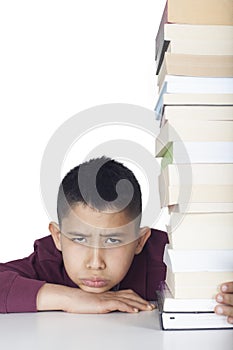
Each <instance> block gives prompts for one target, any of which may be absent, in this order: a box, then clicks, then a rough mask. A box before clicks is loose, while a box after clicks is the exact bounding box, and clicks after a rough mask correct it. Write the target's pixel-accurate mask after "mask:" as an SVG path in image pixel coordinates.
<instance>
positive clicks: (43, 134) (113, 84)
mask: <svg viewBox="0 0 233 350" xmlns="http://www.w3.org/2000/svg"><path fill="white" fill-rule="evenodd" d="M164 5H165V0H144V1H142V0H140V1H139V0H117V1H111V0H98V1H96V0H85V1H80V0H79V1H71V0H66V1H60V0H56V1H55V0H40V1H33V0H21V1H18V0H10V1H1V3H0V63H1V64H0V98H1V103H0V116H1V128H0V147H1V173H0V179H1V192H0V193H1V198H0V206H1V207H0V213H1V220H0V222H1V227H0V261H1V262H4V261H7V260H11V259H16V258H20V257H24V256H27V255H29V254H30V253H31V252H32V246H33V242H34V240H35V239H36V238H40V237H42V236H45V235H47V234H48V229H47V227H48V222H49V218H48V216H47V214H46V212H45V210H44V207H43V203H42V200H41V195H40V163H41V158H42V155H43V152H44V149H45V147H46V145H47V143H48V141H49V139H50V137H51V136H52V134H53V133H54V131H55V130H56V129H57V128H58V127H59V126H60V125H61V124H62V123H63V122H64V121H65V120H67V119H68V118H70V117H71V116H73V115H75V114H76V113H78V112H80V111H82V110H84V109H86V108H90V107H93V106H95V105H100V104H105V103H118V102H121V103H131V104H136V105H140V106H143V107H146V108H148V109H150V110H152V109H153V108H154V106H155V103H156V98H157V88H156V76H155V61H154V56H155V37H156V33H157V30H158V26H159V23H160V19H161V16H162V12H163V8H164ZM82 147H83V144H82ZM148 147H151V153H152V154H153V153H154V142H151V143H150V145H149V146H148ZM75 165H76V164H74V165H73V166H75ZM65 170H66V171H65V172H67V171H68V170H69V169H68V168H67V169H65ZM48 176H49V174H48ZM55 200H56V199H55Z"/></svg>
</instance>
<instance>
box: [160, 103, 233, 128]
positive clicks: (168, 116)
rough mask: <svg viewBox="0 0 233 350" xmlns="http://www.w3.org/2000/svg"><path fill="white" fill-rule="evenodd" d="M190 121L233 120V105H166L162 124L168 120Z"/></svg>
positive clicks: (171, 121)
mask: <svg viewBox="0 0 233 350" xmlns="http://www.w3.org/2000/svg"><path fill="white" fill-rule="evenodd" d="M177 120H178V121H182V122H183V123H190V121H199V120H202V121H204V120H231V121H233V106H165V107H164V111H163V116H162V120H161V126H163V125H164V124H165V123H166V122H167V121H169V122H170V123H173V122H175V121H177Z"/></svg>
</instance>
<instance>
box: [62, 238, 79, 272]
mask: <svg viewBox="0 0 233 350" xmlns="http://www.w3.org/2000/svg"><path fill="white" fill-rule="evenodd" d="M83 255H84V254H83V249H80V247H79V246H78V245H75V244H73V243H71V244H70V243H65V244H63V245H62V256H63V261H64V265H65V268H66V269H67V270H76V269H77V268H78V267H79V266H80V264H81V262H82V261H83V259H84V256H83Z"/></svg>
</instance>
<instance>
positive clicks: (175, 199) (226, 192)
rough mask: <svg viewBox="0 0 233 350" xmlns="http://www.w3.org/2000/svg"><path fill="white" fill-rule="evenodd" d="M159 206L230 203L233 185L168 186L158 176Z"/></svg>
mask: <svg viewBox="0 0 233 350" xmlns="http://www.w3.org/2000/svg"><path fill="white" fill-rule="evenodd" d="M159 196H160V205H161V208H163V207H167V206H169V205H174V204H179V203H202V202H204V203H212V202H214V203H222V202H226V203H231V202H232V198H233V185H177V186H169V185H167V184H166V182H165V181H164V178H163V177H162V176H161V175H160V176H159Z"/></svg>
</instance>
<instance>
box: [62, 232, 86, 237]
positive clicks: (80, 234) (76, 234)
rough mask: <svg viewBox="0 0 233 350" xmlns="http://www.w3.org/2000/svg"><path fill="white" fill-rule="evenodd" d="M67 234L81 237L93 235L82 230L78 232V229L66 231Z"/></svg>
mask: <svg viewBox="0 0 233 350" xmlns="http://www.w3.org/2000/svg"><path fill="white" fill-rule="evenodd" d="M66 234H67V235H70V236H79V237H91V235H87V234H85V233H81V232H76V231H74V232H73V231H72V232H66Z"/></svg>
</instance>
